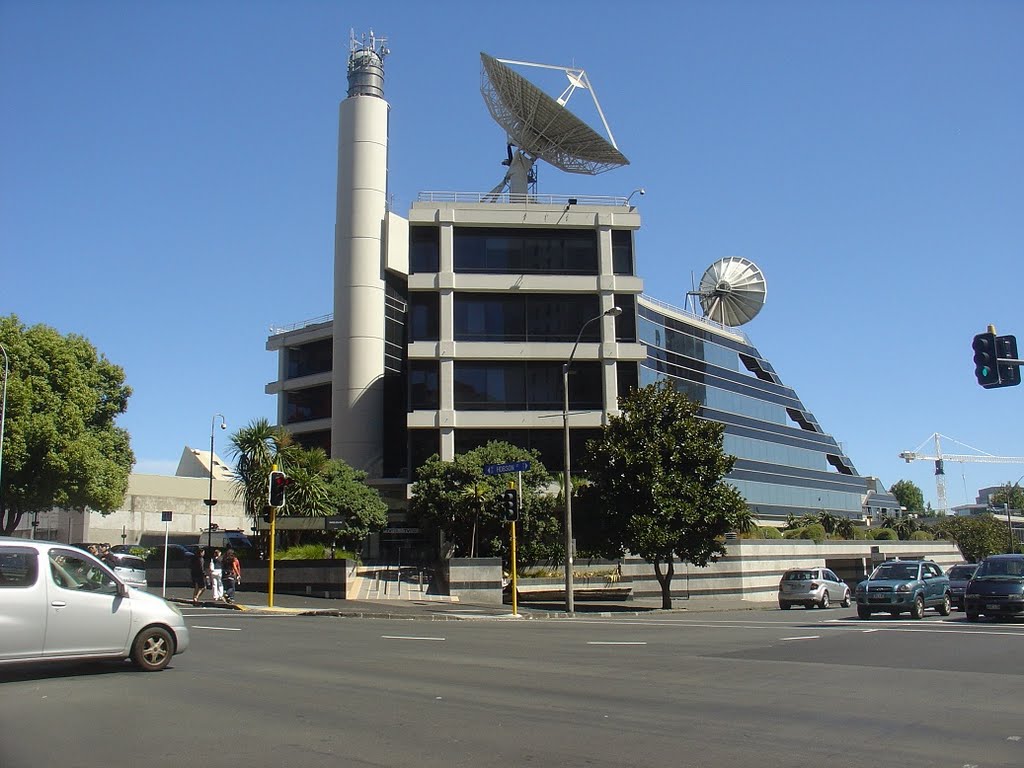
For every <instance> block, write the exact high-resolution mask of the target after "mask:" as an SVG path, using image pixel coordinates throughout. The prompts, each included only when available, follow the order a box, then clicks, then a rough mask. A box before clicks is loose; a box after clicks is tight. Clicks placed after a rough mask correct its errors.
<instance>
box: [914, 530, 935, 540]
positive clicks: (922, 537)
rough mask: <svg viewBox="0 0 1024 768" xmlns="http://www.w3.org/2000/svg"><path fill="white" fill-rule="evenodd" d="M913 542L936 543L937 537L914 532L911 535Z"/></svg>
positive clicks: (925, 532)
mask: <svg viewBox="0 0 1024 768" xmlns="http://www.w3.org/2000/svg"><path fill="white" fill-rule="evenodd" d="M910 540H911V541H935V536H934V535H933V534H931V533H928V531H914V532H913V533H912V534H910Z"/></svg>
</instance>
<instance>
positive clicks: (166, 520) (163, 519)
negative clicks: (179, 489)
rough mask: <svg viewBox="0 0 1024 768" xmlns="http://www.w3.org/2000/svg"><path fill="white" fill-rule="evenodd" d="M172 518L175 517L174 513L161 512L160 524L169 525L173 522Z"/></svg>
mask: <svg viewBox="0 0 1024 768" xmlns="http://www.w3.org/2000/svg"><path fill="white" fill-rule="evenodd" d="M172 517H174V512H161V513H160V522H161V523H169V522H171V518H172Z"/></svg>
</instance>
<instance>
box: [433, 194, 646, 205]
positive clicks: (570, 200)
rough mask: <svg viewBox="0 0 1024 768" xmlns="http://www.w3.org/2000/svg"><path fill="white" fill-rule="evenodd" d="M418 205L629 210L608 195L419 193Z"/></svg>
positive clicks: (623, 201)
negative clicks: (570, 207)
mask: <svg viewBox="0 0 1024 768" xmlns="http://www.w3.org/2000/svg"><path fill="white" fill-rule="evenodd" d="M416 202H418V203H504V204H506V205H562V206H566V205H603V206H615V207H618V208H629V207H631V206H630V205H629V201H628V198H625V197H614V196H609V195H531V194H526V195H524V194H521V193H518V194H512V193H511V192H442V191H428V192H420V193H419V194H418V195H417V196H416Z"/></svg>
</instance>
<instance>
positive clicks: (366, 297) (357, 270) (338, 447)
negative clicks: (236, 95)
mask: <svg viewBox="0 0 1024 768" xmlns="http://www.w3.org/2000/svg"><path fill="white" fill-rule="evenodd" d="M385 43H386V41H385V40H384V39H382V38H376V37H374V36H373V33H372V32H371V33H370V37H369V41H367V40H366V39H365V38H364V39H362V40H359V41H357V40H356V39H355V38H354V37H353V39H352V45H351V50H350V54H349V60H348V84H349V89H348V98H346V99H345V100H344V101H342V102H341V106H340V108H339V118H338V208H337V217H336V219H335V232H334V373H333V391H332V403H331V405H332V408H331V456H332V458H336V459H342V460H343V461H345V462H346V463H348V464H350V465H351V466H353V467H355V468H356V469H361V470H364V471H366V472H368V473H369V475H370V477H380V476H381V473H382V455H383V434H382V427H381V424H382V417H383V382H384V261H385V254H384V239H383V235H384V226H385V220H386V215H387V206H386V194H387V168H388V163H387V155H388V109H389V106H388V103H387V102H386V101H384V66H383V62H384V57H385V56H386V55H387V53H388V50H387V48H386V47H385Z"/></svg>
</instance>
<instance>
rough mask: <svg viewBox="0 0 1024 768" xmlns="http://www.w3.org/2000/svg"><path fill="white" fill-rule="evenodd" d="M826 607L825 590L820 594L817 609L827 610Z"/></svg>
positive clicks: (827, 603)
mask: <svg viewBox="0 0 1024 768" xmlns="http://www.w3.org/2000/svg"><path fill="white" fill-rule="evenodd" d="M828 606H829V599H828V590H827V589H826V590H825V591H824V592H822V594H821V601H820V602H819V603H818V607H819V608H828Z"/></svg>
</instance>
